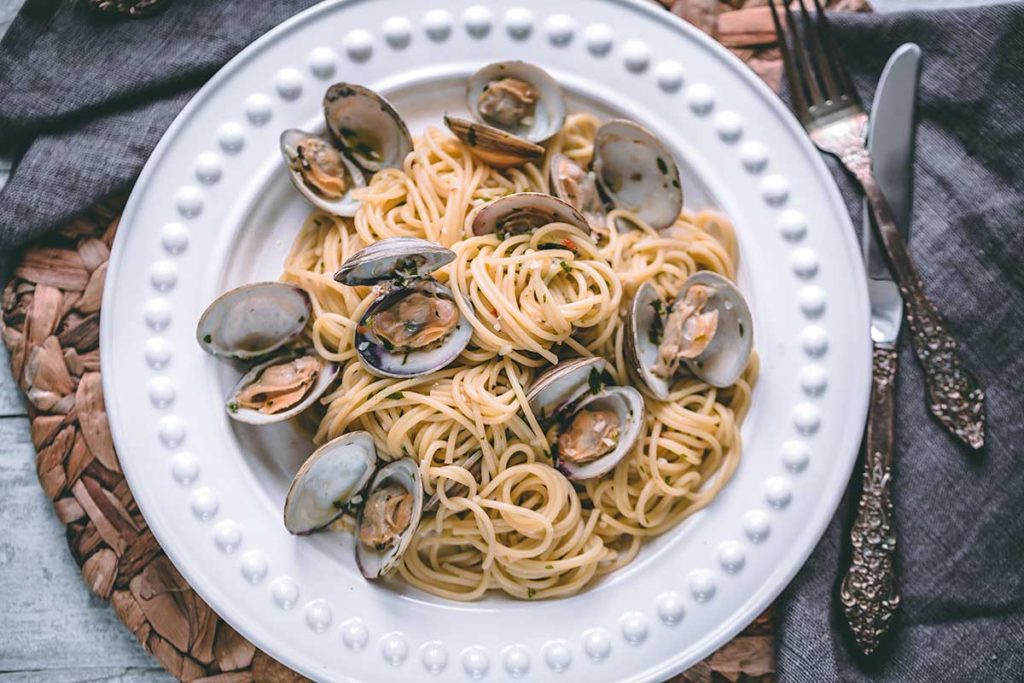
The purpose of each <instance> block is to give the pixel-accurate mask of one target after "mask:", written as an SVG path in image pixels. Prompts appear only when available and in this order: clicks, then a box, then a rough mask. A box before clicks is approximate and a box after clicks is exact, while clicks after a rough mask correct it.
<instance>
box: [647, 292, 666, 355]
mask: <svg viewBox="0 0 1024 683" xmlns="http://www.w3.org/2000/svg"><path fill="white" fill-rule="evenodd" d="M651 307H652V308H653V309H654V317H653V318H652V319H651V328H650V329H649V330H647V338H648V339H650V340H651V343H652V344H661V338H662V336H663V335H664V334H665V320H664V318H663V317H662V316H664V315H665V304H664V303H662V301H661V299H655V300H654V301H652V302H651Z"/></svg>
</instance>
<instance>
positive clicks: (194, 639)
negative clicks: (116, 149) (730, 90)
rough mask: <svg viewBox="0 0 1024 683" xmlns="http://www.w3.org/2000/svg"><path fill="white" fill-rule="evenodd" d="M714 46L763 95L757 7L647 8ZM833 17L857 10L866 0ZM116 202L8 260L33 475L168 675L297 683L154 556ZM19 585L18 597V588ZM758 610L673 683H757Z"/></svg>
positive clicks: (12, 339)
mask: <svg viewBox="0 0 1024 683" xmlns="http://www.w3.org/2000/svg"><path fill="white" fill-rule="evenodd" d="M659 1H660V2H661V4H663V5H665V7H666V9H667V10H668V11H671V12H672V13H674V14H676V15H678V16H681V17H682V18H683V19H685V20H687V21H689V22H691V23H693V24H694V25H696V26H697V27H699V28H700V29H701V30H703V31H705V32H706V33H708V34H710V35H712V36H714V37H715V38H716V39H717V40H719V41H720V42H721V43H722V44H723V45H725V46H726V47H728V48H729V49H730V50H732V51H733V52H734V53H735V54H736V55H737V56H739V57H740V59H742V60H743V61H745V62H746V63H747V64H748V65H749V66H750V67H751V68H752V69H753V70H754V71H755V72H756V73H757V74H758V75H759V76H761V78H763V79H764V80H765V81H766V82H767V83H768V84H769V85H770V86H771V87H772V88H773V89H774V90H778V88H779V85H780V81H781V72H782V66H781V62H780V61H779V59H780V58H779V51H778V48H777V47H775V45H774V43H775V33H774V30H773V28H772V21H771V15H770V14H769V10H768V7H767V0H746V2H744V0H733V1H732V2H729V3H726V2H718V0H659ZM828 4H829V6H830V7H832V8H833V9H840V10H847V11H869V7H868V5H867V2H866V0H832V1H831V2H829V3H828ZM124 201H125V197H115V198H111V199H109V200H107V201H105V202H103V203H101V204H100V205H98V206H96V207H94V208H93V209H91V210H90V211H88V212H87V213H86V214H84V215H82V216H79V217H78V218H76V219H75V220H73V221H71V222H70V223H68V224H67V225H64V226H62V227H61V228H60V229H59V230H57V231H56V232H55V233H53V234H52V235H50V236H48V237H46V238H45V239H44V240H42V241H40V242H38V243H36V244H34V245H32V246H30V247H29V248H27V249H26V250H25V251H24V252H23V253H22V254H21V255H20V259H19V260H18V265H17V266H16V267H15V269H14V273H13V276H12V278H11V280H10V281H9V282H8V283H7V286H6V287H5V288H4V290H3V299H2V307H3V316H2V325H0V327H2V331H3V340H4V344H5V345H6V346H7V348H8V349H9V350H10V353H11V371H12V374H13V376H14V378H15V379H16V380H17V382H18V384H19V385H20V387H21V388H22V390H24V392H25V394H26V396H27V398H28V410H29V415H30V417H31V435H32V442H33V443H34V444H35V447H36V451H37V457H36V472H37V474H38V476H39V483H40V485H41V486H42V487H43V491H45V492H46V495H47V496H49V497H50V498H51V499H52V500H53V506H54V511H55V512H56V514H57V518H58V519H59V520H60V521H61V523H62V524H64V526H65V527H66V530H67V541H68V548H69V549H70V551H71V554H72V556H73V557H74V559H75V561H76V562H77V563H78V565H79V566H80V567H81V569H82V577H83V578H84V579H85V582H86V584H87V585H88V586H89V588H90V589H91V590H92V591H93V592H94V593H95V594H96V595H98V596H99V597H101V598H103V599H104V600H109V601H110V602H111V604H112V605H113V608H114V610H115V611H116V612H117V615H118V617H119V618H120V619H121V621H122V622H124V624H125V626H127V627H128V629H129V630H131V631H132V632H133V633H134V634H135V635H136V637H137V638H138V639H139V642H140V643H141V644H142V646H143V647H144V648H145V649H146V651H147V652H149V653H150V654H152V655H153V656H154V657H155V658H156V659H157V660H158V661H159V662H160V664H161V665H162V666H163V667H164V668H165V669H166V670H167V671H168V672H170V673H171V674H172V675H173V676H175V677H176V678H179V679H182V680H185V681H209V682H211V683H212V682H216V683H245V682H248V681H256V682H264V681H267V682H277V681H301V680H305V679H304V678H303V677H302V676H300V675H298V674H296V673H295V672H293V671H291V670H290V669H288V668H287V667H285V666H283V665H282V664H280V663H278V662H277V661H275V660H274V659H272V658H271V657H270V656H268V655H266V654H265V653H263V652H262V651H260V650H258V649H256V647H255V646H253V645H252V644H251V643H249V642H248V641H246V640H245V639H244V638H243V637H242V636H240V635H239V634H238V633H237V632H235V631H234V629H232V628H231V627H230V626H228V624H227V623H225V622H224V621H222V620H221V619H220V618H219V617H218V616H217V615H216V613H214V611H213V610H212V609H210V608H209V607H208V606H207V605H206V603H205V602H203V600H202V599H201V598H200V597H199V596H198V595H197V594H196V593H195V591H193V590H192V588H191V587H190V586H189V585H188V584H187V583H186V582H185V580H184V579H183V578H182V577H181V575H180V574H179V573H178V572H177V570H176V569H175V568H174V566H173V565H172V564H171V562H170V561H169V560H168V559H167V556H166V555H164V553H163V551H162V550H161V549H160V545H159V544H158V543H157V542H156V539H155V538H154V537H153V535H152V533H151V532H150V531H149V528H148V526H147V525H146V520H145V519H143V517H142V514H141V513H140V512H139V509H138V507H137V506H136V504H135V500H134V499H133V498H132V493H131V491H130V490H129V489H128V484H127V483H126V482H125V479H124V476H123V475H122V474H121V468H120V466H119V464H118V460H117V454H116V453H115V452H114V445H113V442H112V440H111V436H110V430H109V427H108V426H107V416H106V412H105V409H104V404H103V391H102V385H101V382H100V349H99V319H100V301H101V299H102V294H103V284H104V279H105V276H106V272H107V260H108V258H109V256H110V245H111V243H112V242H113V239H114V234H115V233H116V231H117V222H118V217H119V215H120V212H121V209H122V208H123V206H124ZM29 588H30V587H28V586H26V589H29ZM771 638H772V626H771V617H770V610H769V612H766V613H765V614H763V615H761V616H760V617H758V619H757V620H756V621H755V622H754V623H753V624H751V625H750V626H748V627H747V629H746V630H744V631H743V633H742V634H740V635H739V636H737V637H736V638H734V639H733V640H732V641H731V642H729V643H728V644H727V645H725V646H724V647H723V648H722V649H720V650H719V651H718V652H716V653H715V654H713V655H712V656H711V657H709V658H708V659H706V660H704V661H703V662H700V663H699V664H697V665H696V666H694V667H693V668H691V669H690V670H688V671H686V672H684V673H682V674H679V675H678V676H676V677H675V678H673V679H672V683H683V682H684V681H685V682H687V683H689V682H693V683H697V682H706V681H733V682H736V681H770V680H772V678H773V672H774V662H773V661H772V648H771Z"/></svg>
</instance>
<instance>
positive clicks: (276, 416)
mask: <svg viewBox="0 0 1024 683" xmlns="http://www.w3.org/2000/svg"><path fill="white" fill-rule="evenodd" d="M307 357H308V358H313V359H315V360H316V361H317V362H318V364H319V369H318V370H317V372H316V375H315V377H314V379H313V384H312V385H311V386H310V387H309V388H308V389H307V390H306V392H305V393H304V394H303V395H302V398H301V399H300V400H299V401H298V402H296V403H295V404H294V405H292V406H291V407H289V408H287V409H285V410H281V411H279V412H273V413H264V412H261V411H260V410H258V409H256V408H252V407H246V406H245V405H244V403H243V402H240V401H239V394H240V393H241V392H243V391H244V390H245V389H246V388H248V387H251V386H252V385H253V383H254V382H256V381H257V380H259V379H260V378H261V377H262V375H263V373H264V371H265V370H267V369H268V368H271V367H274V366H276V365H281V364H283V363H288V362H290V361H294V360H295V359H298V358H307ZM338 370H339V366H338V364H337V363H331V362H328V361H325V360H323V359H321V358H320V357H319V356H318V355H317V353H316V351H314V350H313V349H304V350H289V351H285V352H284V353H279V354H277V355H275V356H274V357H273V358H271V359H269V360H266V361H264V362H262V363H258V364H257V365H254V366H253V367H252V368H250V369H249V371H248V372H246V373H245V374H244V375H242V377H241V378H240V379H239V380H238V382H237V383H236V384H235V386H234V388H232V390H231V393H230V394H229V395H228V398H227V401H226V402H225V408H226V409H227V411H228V417H230V418H231V419H232V420H238V421H239V422H246V423H248V424H254V425H265V424H273V423H275V422H283V421H285V420H288V419H291V418H293V417H295V416H296V415H298V414H299V413H301V412H303V411H304V410H306V409H307V408H309V407H310V406H311V405H313V403H315V402H316V400H317V399H319V398H320V397H321V396H323V395H324V393H325V392H326V391H327V389H328V387H330V386H331V383H332V382H333V381H334V380H335V378H336V377H337V376H338ZM272 401H273V399H271V402H272Z"/></svg>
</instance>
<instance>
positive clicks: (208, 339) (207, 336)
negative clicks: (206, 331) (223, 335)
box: [203, 335, 213, 344]
mask: <svg viewBox="0 0 1024 683" xmlns="http://www.w3.org/2000/svg"><path fill="white" fill-rule="evenodd" d="M203 341H204V342H206V343H207V344H209V343H210V342H212V341H213V337H212V336H210V335H206V336H205V337H203Z"/></svg>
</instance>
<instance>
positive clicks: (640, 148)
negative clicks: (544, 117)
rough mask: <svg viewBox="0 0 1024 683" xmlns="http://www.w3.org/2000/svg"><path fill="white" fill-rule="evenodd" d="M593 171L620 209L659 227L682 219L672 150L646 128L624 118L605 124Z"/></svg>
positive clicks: (596, 138) (600, 131)
mask: <svg viewBox="0 0 1024 683" xmlns="http://www.w3.org/2000/svg"><path fill="white" fill-rule="evenodd" d="M593 171H594V173H595V174H596V175H597V182H598V184H599V185H600V187H601V190H602V192H604V194H605V196H606V197H608V199H609V200H610V201H611V203H612V204H613V205H614V206H615V207H616V208H618V209H625V210H628V211H632V212H633V213H635V214H636V215H637V216H639V217H640V218H641V219H643V220H644V222H646V223H647V224H648V225H650V226H651V227H652V228H654V229H655V230H661V229H663V228H667V227H668V226H670V225H672V224H673V223H674V222H675V221H676V219H677V218H678V217H679V212H680V211H681V210H682V208H683V189H682V184H681V183H680V180H679V167H678V166H677V165H676V162H675V160H674V159H673V156H672V152H671V151H670V150H669V149H668V148H666V147H665V145H664V144H662V142H661V141H660V140H659V139H658V138H657V137H655V135H654V134H653V133H651V132H650V131H649V130H647V129H646V128H644V127H643V126H641V125H639V124H637V123H634V122H633V121H627V120H625V119H613V120H611V121H608V122H607V123H604V124H603V125H601V127H600V128H598V129H597V133H596V134H595V136H594V162H593Z"/></svg>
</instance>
